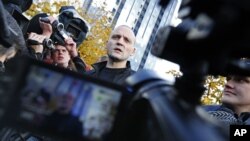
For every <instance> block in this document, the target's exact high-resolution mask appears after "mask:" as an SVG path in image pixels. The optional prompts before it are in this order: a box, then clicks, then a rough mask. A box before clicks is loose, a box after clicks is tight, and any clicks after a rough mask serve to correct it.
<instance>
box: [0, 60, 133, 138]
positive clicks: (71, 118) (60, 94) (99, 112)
mask: <svg viewBox="0 0 250 141" xmlns="http://www.w3.org/2000/svg"><path fill="white" fill-rule="evenodd" d="M16 67H18V68H19V67H20V68H22V69H19V71H15V70H16V69H15V68H16ZM8 68H9V71H8V73H11V74H12V76H13V78H15V79H13V81H12V82H11V86H10V87H11V88H10V91H7V92H5V93H1V92H0V95H1V97H2V98H1V100H0V120H1V122H0V127H1V128H2V127H8V128H11V129H16V130H19V131H26V133H29V134H28V135H29V136H28V137H27V138H26V139H25V140H28V138H31V137H33V138H36V137H37V140H38V139H39V140H40V139H41V141H43V139H42V138H43V137H44V136H45V137H47V138H51V139H53V141H56V140H58V141H73V140H74V141H96V140H104V139H105V140H111V139H112V136H113V133H114V132H115V129H117V128H119V127H120V126H121V124H123V123H121V122H120V121H122V118H123V115H124V114H125V113H126V109H127V106H128V102H129V101H130V99H131V98H132V96H131V95H129V93H128V92H127V90H126V88H125V87H122V86H119V85H116V84H113V83H110V82H105V81H102V80H99V79H96V78H92V77H90V76H87V75H83V74H79V73H76V72H73V71H70V70H67V69H62V68H59V67H56V66H54V65H50V64H46V63H44V62H40V61H38V60H33V59H31V58H28V57H20V58H16V59H15V60H12V61H11V62H10V66H9V67H8ZM27 131H28V132H27ZM5 136H6V135H3V136H1V132H0V138H1V139H3V138H4V137H5ZM17 138H18V137H17ZM6 140H7V139H6Z"/></svg>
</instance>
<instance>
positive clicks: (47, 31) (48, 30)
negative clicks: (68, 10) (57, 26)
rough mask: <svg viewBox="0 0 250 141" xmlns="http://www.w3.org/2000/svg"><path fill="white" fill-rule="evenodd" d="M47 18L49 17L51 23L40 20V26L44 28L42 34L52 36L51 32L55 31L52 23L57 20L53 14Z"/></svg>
mask: <svg viewBox="0 0 250 141" xmlns="http://www.w3.org/2000/svg"><path fill="white" fill-rule="evenodd" d="M47 18H48V19H49V21H50V23H46V22H42V21H40V27H41V28H42V30H43V33H42V35H45V36H46V37H47V38H50V36H51V34H52V33H53V29H52V26H51V23H53V22H54V21H55V20H56V18H54V17H52V16H49V17H47Z"/></svg>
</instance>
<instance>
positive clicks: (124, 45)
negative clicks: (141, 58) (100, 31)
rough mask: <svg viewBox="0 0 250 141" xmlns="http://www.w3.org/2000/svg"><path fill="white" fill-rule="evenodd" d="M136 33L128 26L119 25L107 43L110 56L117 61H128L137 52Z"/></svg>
mask: <svg viewBox="0 0 250 141" xmlns="http://www.w3.org/2000/svg"><path fill="white" fill-rule="evenodd" d="M134 44H135V35H134V33H133V32H132V30H131V29H129V28H128V27H126V26H120V27H117V28H116V29H115V30H114V31H113V32H112V34H111V37H110V39H109V41H108V43H107V50H108V56H109V57H110V58H112V59H113V60H115V61H126V60H127V59H128V58H129V56H131V55H133V54H134V52H135V48H134Z"/></svg>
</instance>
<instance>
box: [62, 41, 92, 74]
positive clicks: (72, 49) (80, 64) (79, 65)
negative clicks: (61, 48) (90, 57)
mask: <svg viewBox="0 0 250 141" xmlns="http://www.w3.org/2000/svg"><path fill="white" fill-rule="evenodd" d="M65 47H66V48H67V50H68V52H69V54H70V56H71V59H72V61H73V63H74V65H75V67H76V69H77V72H80V73H85V72H86V71H87V70H86V64H85V63H84V61H83V60H82V59H81V58H80V56H79V54H78V51H77V48H76V43H75V42H74V40H73V39H72V38H68V39H65Z"/></svg>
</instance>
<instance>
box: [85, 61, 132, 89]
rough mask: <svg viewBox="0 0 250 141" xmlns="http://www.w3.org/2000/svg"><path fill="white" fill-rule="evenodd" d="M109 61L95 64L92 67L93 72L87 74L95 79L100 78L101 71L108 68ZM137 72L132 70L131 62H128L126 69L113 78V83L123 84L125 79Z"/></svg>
mask: <svg viewBox="0 0 250 141" xmlns="http://www.w3.org/2000/svg"><path fill="white" fill-rule="evenodd" d="M106 64H107V61H103V62H99V63H95V64H93V65H92V67H93V70H91V71H88V72H87V74H89V75H92V76H94V77H97V78H98V77H100V74H101V71H102V70H103V69H104V68H105V67H106ZM134 73H135V71H134V70H132V69H131V66H130V62H129V61H128V62H127V64H126V68H125V69H124V70H123V71H121V72H120V73H119V74H117V75H116V76H115V77H114V78H112V82H114V83H118V84H122V83H123V82H124V81H125V79H126V78H127V77H128V76H130V75H132V74H134Z"/></svg>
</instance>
